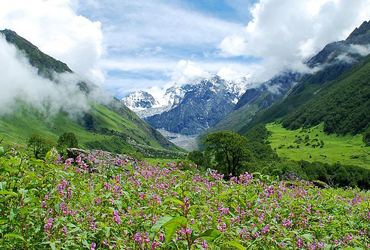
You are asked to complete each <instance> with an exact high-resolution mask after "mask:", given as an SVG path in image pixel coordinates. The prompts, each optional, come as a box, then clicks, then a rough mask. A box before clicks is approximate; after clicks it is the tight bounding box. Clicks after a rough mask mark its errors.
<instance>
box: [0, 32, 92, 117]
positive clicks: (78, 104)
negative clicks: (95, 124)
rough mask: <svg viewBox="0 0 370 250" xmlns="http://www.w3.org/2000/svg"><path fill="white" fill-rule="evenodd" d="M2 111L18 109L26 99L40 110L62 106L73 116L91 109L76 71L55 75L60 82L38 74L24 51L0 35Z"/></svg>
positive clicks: (52, 110)
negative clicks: (18, 104) (24, 54)
mask: <svg viewBox="0 0 370 250" xmlns="http://www.w3.org/2000/svg"><path fill="white" fill-rule="evenodd" d="M0 75H1V81H0V89H1V91H0V115H3V114H8V113H11V112H13V111H14V108H15V106H16V102H17V101H18V100H21V101H23V102H24V103H26V104H27V105H30V106H33V107H35V108H36V109H37V110H39V111H40V112H42V113H44V114H45V115H47V117H49V115H51V116H53V115H56V114H57V113H58V112H59V111H60V110H63V111H65V112H67V113H69V114H70V115H72V116H75V115H78V114H81V113H82V112H83V111H86V110H88V109H89V105H88V103H87V100H86V96H85V95H84V94H83V93H82V92H81V91H79V89H78V86H77V85H76V82H78V80H79V79H78V78H77V76H76V75H73V74H69V73H67V74H62V75H55V78H56V79H57V80H58V82H59V83H58V84H55V83H54V82H51V81H49V80H47V79H45V78H43V77H41V76H39V75H38V74H37V69H36V68H33V67H32V66H31V65H30V64H29V63H28V59H26V58H25V57H24V56H23V54H21V53H20V52H19V50H17V49H16V48H15V47H14V46H13V45H10V44H8V43H7V42H6V40H5V38H4V37H3V36H2V35H0Z"/></svg>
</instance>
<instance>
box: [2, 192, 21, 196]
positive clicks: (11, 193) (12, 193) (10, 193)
mask: <svg viewBox="0 0 370 250" xmlns="http://www.w3.org/2000/svg"><path fill="white" fill-rule="evenodd" d="M0 194H3V195H11V196H14V197H17V196H18V194H17V193H14V192H10V191H0Z"/></svg>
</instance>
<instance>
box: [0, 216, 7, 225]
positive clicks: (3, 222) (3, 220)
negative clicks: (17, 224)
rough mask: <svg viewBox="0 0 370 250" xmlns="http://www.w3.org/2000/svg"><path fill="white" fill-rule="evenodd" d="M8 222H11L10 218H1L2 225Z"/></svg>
mask: <svg viewBox="0 0 370 250" xmlns="http://www.w3.org/2000/svg"><path fill="white" fill-rule="evenodd" d="M7 223H9V219H8V218H0V225H4V224H7Z"/></svg>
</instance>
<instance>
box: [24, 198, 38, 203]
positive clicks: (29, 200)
mask: <svg viewBox="0 0 370 250" xmlns="http://www.w3.org/2000/svg"><path fill="white" fill-rule="evenodd" d="M39 202H40V198H38V197H27V198H26V199H24V204H28V203H39Z"/></svg>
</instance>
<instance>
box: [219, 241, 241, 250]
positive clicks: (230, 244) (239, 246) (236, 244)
mask: <svg viewBox="0 0 370 250" xmlns="http://www.w3.org/2000/svg"><path fill="white" fill-rule="evenodd" d="M224 244H226V245H229V246H232V247H236V248H237V249H239V250H247V248H245V247H243V246H242V245H240V244H239V243H238V242H235V241H229V242H225V243H224Z"/></svg>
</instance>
